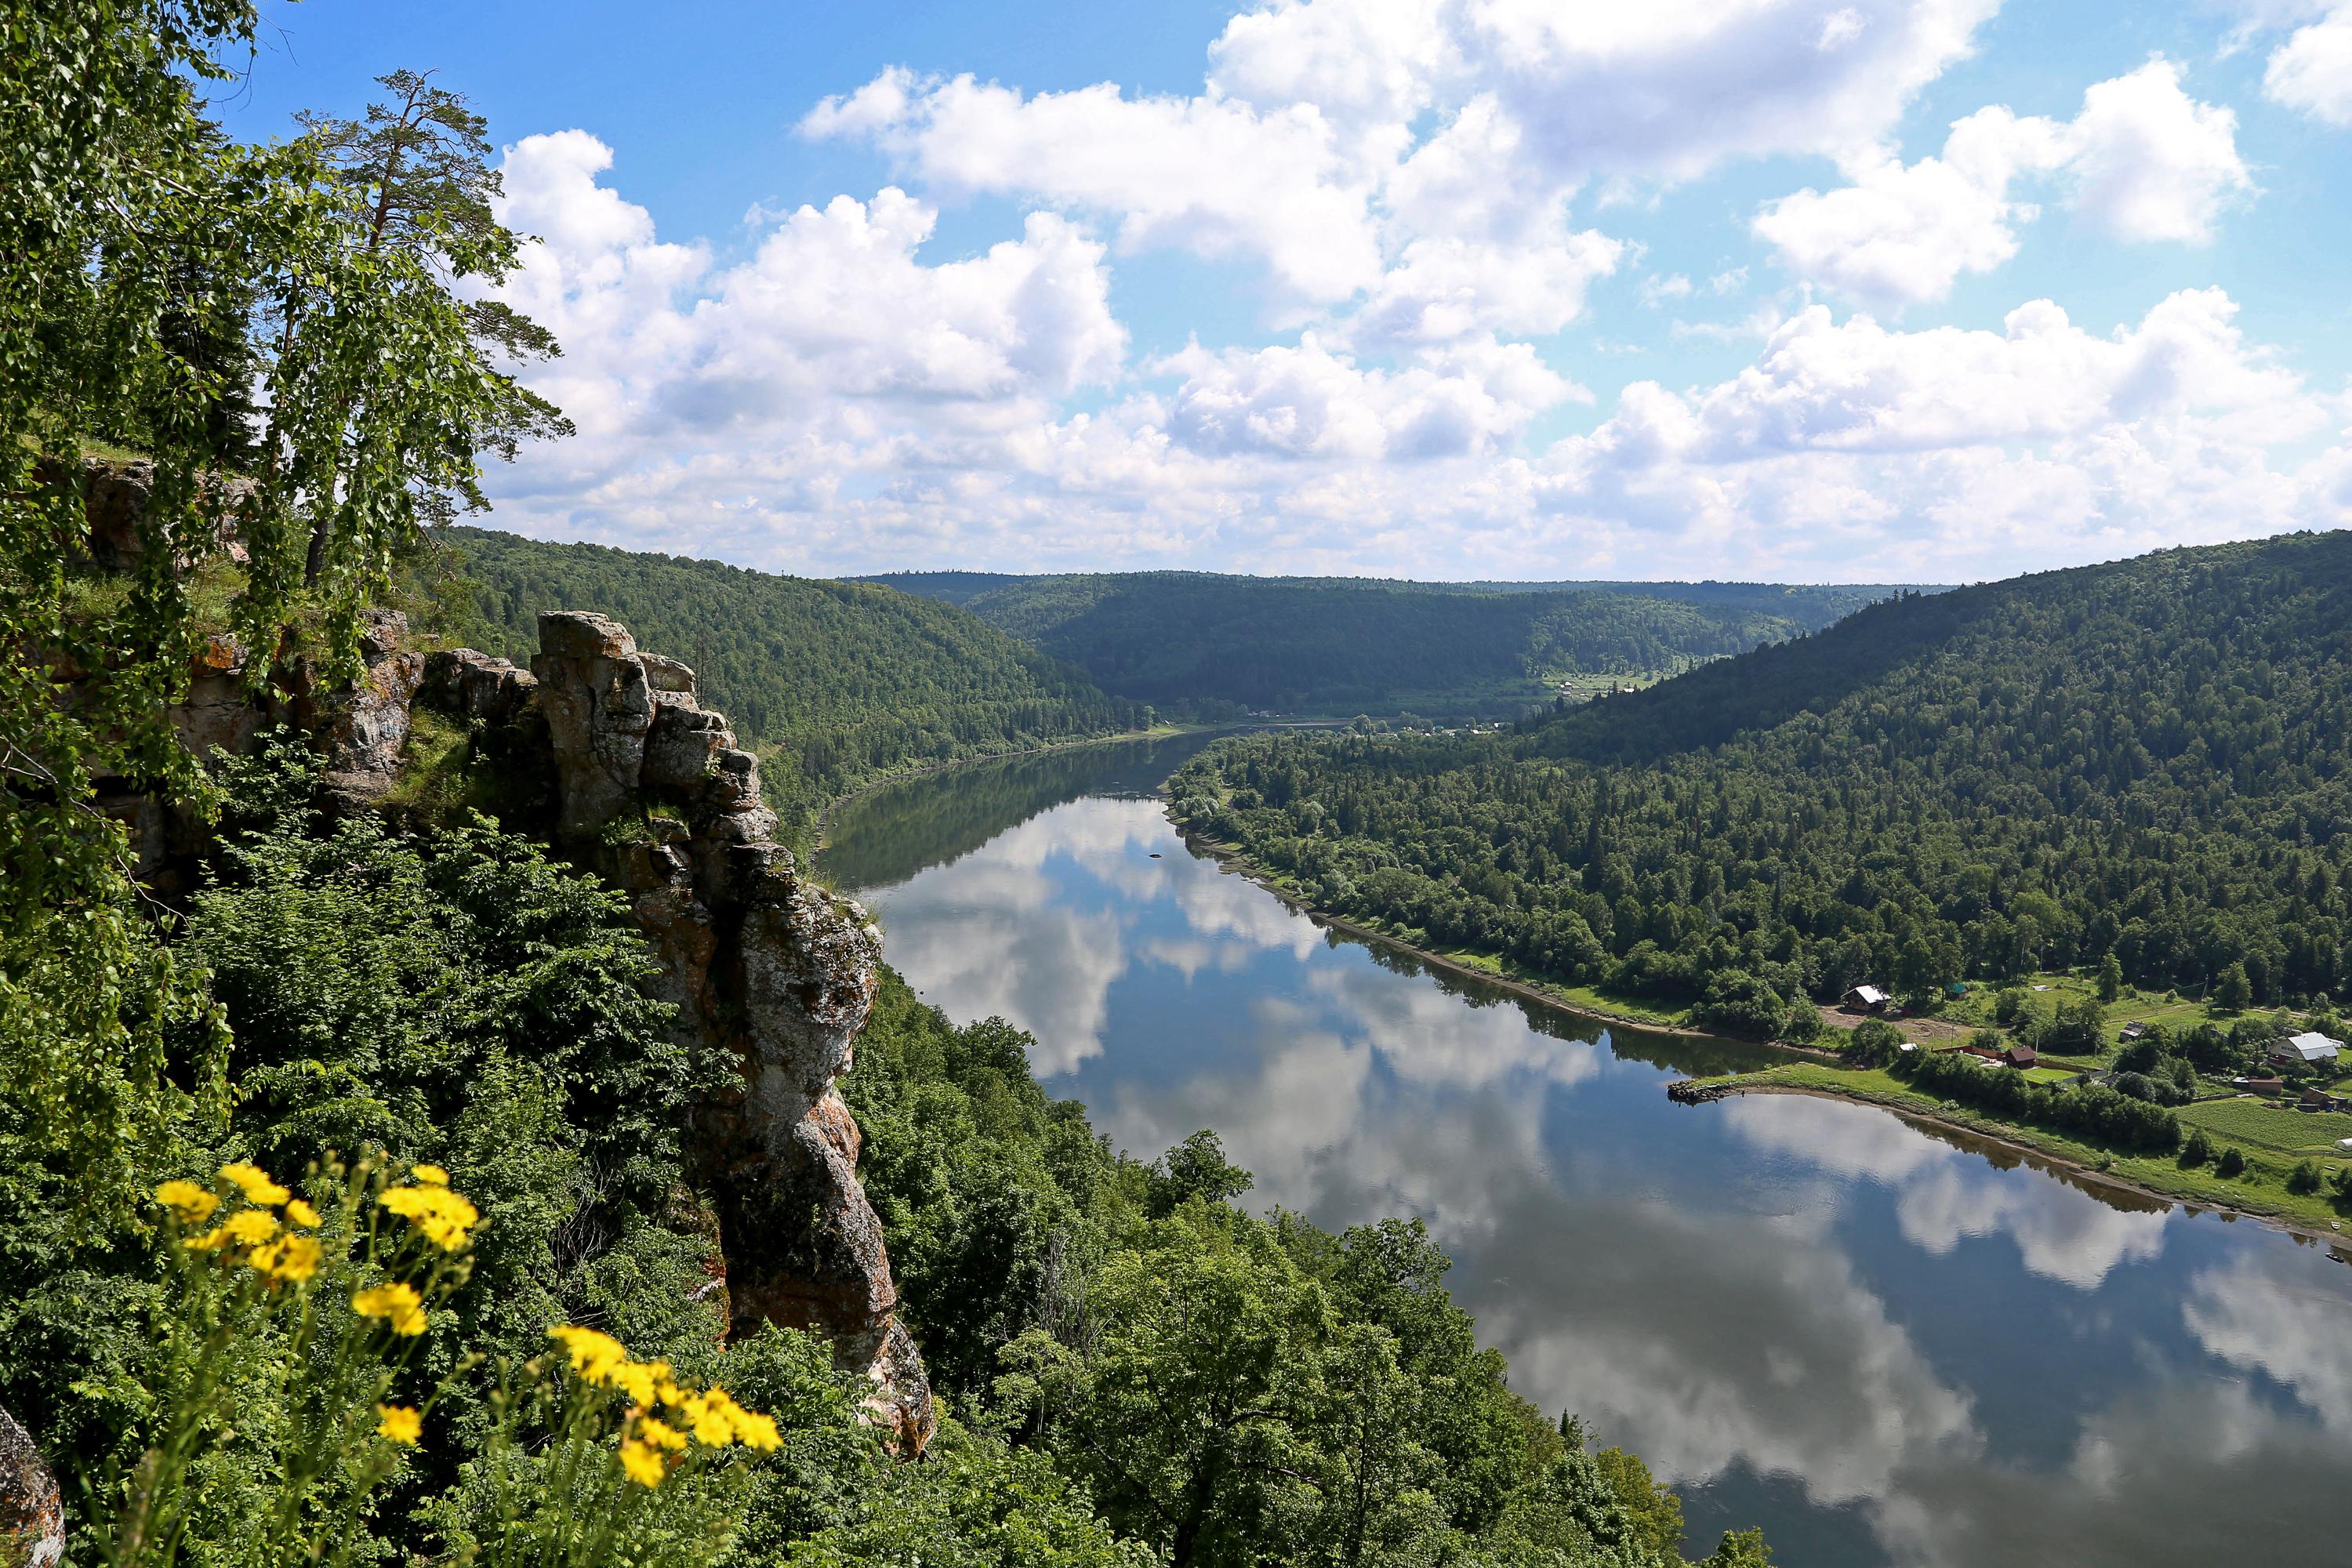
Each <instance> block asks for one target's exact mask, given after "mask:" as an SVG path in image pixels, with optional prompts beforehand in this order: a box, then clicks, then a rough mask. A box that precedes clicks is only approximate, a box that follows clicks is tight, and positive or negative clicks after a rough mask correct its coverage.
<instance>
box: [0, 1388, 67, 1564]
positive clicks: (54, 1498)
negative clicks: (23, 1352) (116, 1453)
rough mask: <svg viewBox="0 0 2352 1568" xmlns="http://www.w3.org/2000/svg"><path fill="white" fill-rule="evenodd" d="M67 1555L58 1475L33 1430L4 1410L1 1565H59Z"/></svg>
mask: <svg viewBox="0 0 2352 1568" xmlns="http://www.w3.org/2000/svg"><path fill="white" fill-rule="evenodd" d="M65 1555H66V1510H65V1505H64V1503H63V1501H62V1500H61V1499H60V1498H59V1497H58V1480H57V1478H56V1477H55V1476H53V1475H51V1474H50V1473H49V1467H48V1466H47V1465H46V1464H44V1463H42V1462H41V1453H40V1450H39V1449H38V1448H36V1447H34V1446H33V1439H32V1437H31V1436H30V1435H29V1434H27V1433H26V1430H25V1429H24V1428H23V1427H22V1426H18V1425H17V1424H16V1417H14V1416H12V1415H9V1414H8V1413H7V1412H6V1411H5V1410H0V1568H57V1564H58V1563H62V1562H63V1561H65Z"/></svg>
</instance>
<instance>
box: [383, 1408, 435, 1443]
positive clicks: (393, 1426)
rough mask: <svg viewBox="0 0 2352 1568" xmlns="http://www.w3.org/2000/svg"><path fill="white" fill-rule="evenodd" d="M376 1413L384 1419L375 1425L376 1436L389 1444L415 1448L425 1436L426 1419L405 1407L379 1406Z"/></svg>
mask: <svg viewBox="0 0 2352 1568" xmlns="http://www.w3.org/2000/svg"><path fill="white" fill-rule="evenodd" d="M375 1413H376V1414H377V1415H381V1416H382V1417H383V1420H381V1421H378V1422H377V1423H376V1424H375V1435H376V1436H379V1437H382V1438H383V1439H385V1440H386V1441H387V1442H393V1443H405V1444H408V1445H411V1446H412V1447H413V1446H414V1445H415V1442H416V1439H417V1438H418V1437H420V1436H424V1433H425V1417H424V1416H422V1415H418V1414H417V1413H416V1412H415V1411H414V1410H412V1409H410V1408H409V1407H408V1406H407V1405H377V1406H376V1407H375Z"/></svg>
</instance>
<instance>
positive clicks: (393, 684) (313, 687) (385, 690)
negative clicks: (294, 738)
mask: <svg viewBox="0 0 2352 1568" xmlns="http://www.w3.org/2000/svg"><path fill="white" fill-rule="evenodd" d="M362 618H363V619H364V620H365V622H366V628H365V630H363V631H362V633H361V634H360V657H361V658H362V660H364V661H365V665H366V668H365V669H364V670H363V672H362V674H361V676H360V679H359V681H358V682H357V684H355V685H352V686H349V687H341V686H327V685H324V684H323V683H320V681H319V680H318V679H317V677H316V675H315V674H314V673H313V670H312V667H311V666H310V663H309V662H308V661H307V660H297V661H295V664H294V667H293V668H292V670H291V672H290V679H289V686H290V689H291V695H290V698H289V700H288V701H287V703H286V704H285V705H284V712H283V714H282V717H284V718H285V719H286V720H287V721H290V722H291V723H293V724H294V725H295V726H297V727H298V728H299V729H301V730H302V731H304V732H306V733H307V734H309V735H310V738H311V744H312V745H314V746H317V747H319V748H320V749H321V750H322V751H323V752H325V753H326V760H327V768H326V772H325V773H324V774H323V775H322V776H321V777H320V785H321V786H322V787H323V788H324V790H325V791H326V794H327V796H328V798H329V800H330V801H331V803H332V804H334V805H338V806H341V807H342V808H344V809H352V808H356V807H359V806H364V805H373V804H374V803H375V802H377V801H379V800H382V799H383V797H384V795H386V794H387V793H389V792H390V790H391V788H392V783H393V778H394V775H395V774H397V773H399V771H400V752H401V748H402V747H403V746H404V745H406V744H407V742H408V710H409V706H410V704H411V703H413V702H414V701H415V698H416V691H417V688H418V687H419V686H421V685H422V684H423V683H424V679H425V656H424V655H423V654H418V653H411V652H408V651H407V650H406V649H404V647H402V645H403V644H404V642H406V641H407V638H408V617H407V616H404V615H402V614H401V613H400V612H399V611H397V610H366V611H362Z"/></svg>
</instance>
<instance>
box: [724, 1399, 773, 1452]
mask: <svg viewBox="0 0 2352 1568" xmlns="http://www.w3.org/2000/svg"><path fill="white" fill-rule="evenodd" d="M735 1440H736V1441H737V1442H739V1443H740V1444H742V1445H743V1447H747V1448H756V1449H758V1450H759V1451H760V1452H761V1453H762V1454H772V1453H774V1452H775V1451H776V1450H777V1449H779V1448H781V1447H783V1446H784V1435H783V1434H782V1433H781V1432H779V1431H777V1430H776V1418H775V1417H774V1416H772V1415H761V1414H760V1413H759V1412H758V1411H756V1410H746V1409H744V1408H743V1407H742V1406H741V1405H737V1406H736V1407H735Z"/></svg>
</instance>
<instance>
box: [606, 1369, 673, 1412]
mask: <svg viewBox="0 0 2352 1568" xmlns="http://www.w3.org/2000/svg"><path fill="white" fill-rule="evenodd" d="M668 1381H669V1363H667V1362H666V1361H628V1362H623V1363H621V1364H620V1365H618V1366H616V1367H614V1369H613V1386H614V1388H617V1389H619V1390H620V1391H621V1392H622V1393H624V1394H627V1395H628V1396H629V1403H630V1404H632V1405H651V1404H652V1403H653V1402H654V1398H655V1394H656V1390H658V1389H659V1387H660V1386H661V1384H664V1383H667V1382H668Z"/></svg>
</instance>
